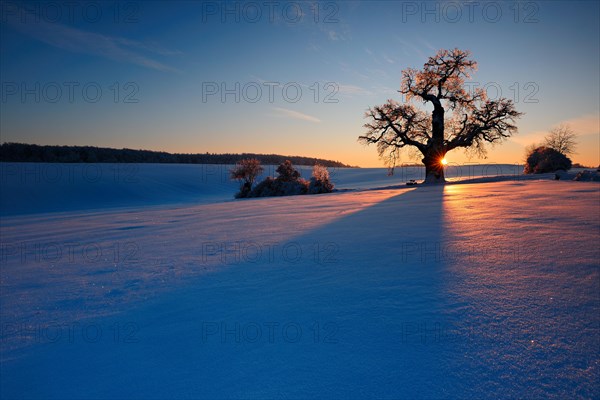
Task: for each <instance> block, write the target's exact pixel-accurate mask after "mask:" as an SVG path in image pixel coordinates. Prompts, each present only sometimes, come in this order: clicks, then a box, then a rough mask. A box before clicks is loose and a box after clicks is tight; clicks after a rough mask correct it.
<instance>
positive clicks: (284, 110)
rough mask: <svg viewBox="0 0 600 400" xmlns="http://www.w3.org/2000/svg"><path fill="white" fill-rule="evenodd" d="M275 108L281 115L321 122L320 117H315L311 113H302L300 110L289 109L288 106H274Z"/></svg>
mask: <svg viewBox="0 0 600 400" xmlns="http://www.w3.org/2000/svg"><path fill="white" fill-rule="evenodd" d="M273 110H275V111H277V112H278V113H279V114H280V115H283V116H286V117H289V118H293V119H299V120H302V121H309V122H316V123H319V122H321V120H320V119H318V118H316V117H313V116H311V115H308V114H304V113H301V112H299V111H294V110H288V109H287V108H280V107H273Z"/></svg>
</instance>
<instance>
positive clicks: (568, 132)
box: [544, 124, 577, 156]
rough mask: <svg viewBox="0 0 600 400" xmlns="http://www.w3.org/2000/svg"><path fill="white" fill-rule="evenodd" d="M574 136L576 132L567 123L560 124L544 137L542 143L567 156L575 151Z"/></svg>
mask: <svg viewBox="0 0 600 400" xmlns="http://www.w3.org/2000/svg"><path fill="white" fill-rule="evenodd" d="M576 138H577V134H576V133H575V132H573V129H571V127H570V126H569V125H568V124H560V125H559V126H557V127H556V128H553V129H552V130H551V131H550V133H549V134H548V135H547V136H546V137H545V138H544V144H545V145H546V147H550V148H552V149H554V150H556V151H558V152H560V153H562V154H564V155H566V156H568V155H572V154H574V153H575V146H577V141H576Z"/></svg>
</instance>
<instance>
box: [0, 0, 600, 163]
mask: <svg viewBox="0 0 600 400" xmlns="http://www.w3.org/2000/svg"><path fill="white" fill-rule="evenodd" d="M257 12H259V13H260V15H259V14H258V13H257ZM599 13H600V10H599V5H598V2H595V1H590V2H566V1H565V2H561V1H549V2H545V1H544V2H485V1H480V2H444V3H435V2H414V1H409V2H406V1H404V2H401V1H379V2H378V1H369V2H367V1H363V2H358V1H355V2H354V1H345V2H338V3H335V2H318V3H313V2H292V1H290V2H287V1H279V2H263V1H257V2H252V1H250V2H227V3H222V2H199V1H197V2H194V1H188V2H162V1H147V2H82V3H77V4H76V5H72V3H69V2H64V3H63V2H50V3H44V2H25V3H23V2H4V3H3V4H2V15H1V20H0V21H1V22H0V30H1V32H0V33H1V40H0V41H1V43H0V50H1V52H2V57H1V61H0V71H1V75H2V103H1V106H2V118H1V119H0V128H1V132H2V141H18V142H28V143H39V144H79V145H98V146H110V147H130V148H144V149H154V150H166V151H174V152H206V151H208V152H264V153H281V154H289V155H292V154H293V155H307V156H316V157H323V158H328V159H336V160H340V161H343V162H346V163H349V164H353V165H361V166H381V165H382V163H381V161H380V160H378V158H377V154H376V150H375V148H373V147H364V146H362V145H361V144H359V143H357V141H356V139H357V137H358V135H360V134H362V133H363V130H364V129H363V128H362V125H363V124H364V123H365V122H366V121H365V120H364V118H363V114H364V112H365V110H366V109H367V108H368V107H369V106H374V105H377V104H380V103H383V102H385V101H386V100H387V99H388V98H395V99H397V100H401V96H400V94H399V93H397V92H396V91H397V88H398V87H399V82H400V73H401V71H402V69H404V68H407V67H417V68H418V67H421V66H422V65H423V63H424V62H425V60H426V57H427V56H429V55H433V54H434V53H435V52H436V51H437V50H438V49H441V48H455V47H458V48H461V49H468V50H471V52H472V53H473V58H474V59H475V60H477V61H478V63H479V70H478V71H477V73H476V74H475V75H474V76H473V77H472V78H471V79H470V85H472V86H473V87H475V86H476V85H479V86H480V87H481V86H484V85H486V87H487V88H488V95H489V96H490V97H494V96H497V95H498V94H499V93H498V92H499V91H500V92H501V95H502V96H503V97H508V98H512V99H513V100H515V102H516V104H517V109H518V110H519V111H522V112H525V113H526V114H525V116H524V117H523V118H522V119H521V120H520V121H519V123H518V126H519V134H518V135H516V136H515V137H514V138H513V139H511V140H510V141H508V142H506V143H505V144H503V145H502V146H499V147H496V148H495V149H494V150H492V151H490V153H489V158H488V160H487V161H488V162H519V161H520V160H521V159H522V156H523V149H524V146H525V145H527V144H530V143H533V142H536V141H539V140H540V138H541V137H543V135H544V134H545V133H546V132H547V131H548V130H549V129H551V128H552V127H553V126H555V125H557V124H559V123H562V122H568V123H569V124H570V125H571V126H572V127H573V128H574V129H575V131H576V132H577V133H578V134H579V135H580V138H579V141H580V145H579V148H578V154H576V155H575V156H574V157H573V159H574V161H576V162H577V161H578V162H582V163H587V164H598V163H600V143H599V140H598V137H599V131H600V129H599V126H598V125H599V109H600V103H599V102H600V100H599V93H600V84H599V75H600V74H599V71H600V60H599V50H598V49H599V47H600V43H599V37H600V28H599ZM65 82H67V83H65ZM236 84H237V85H238V86H236ZM327 85H329V86H327ZM70 88H71V89H72V91H70ZM84 88H85V90H84ZM215 88H216V90H217V93H214V94H212V93H213V92H214V91H215ZM222 88H225V89H229V90H230V93H229V94H227V95H226V96H225V98H224V99H222V97H221V95H222V93H221V92H222V90H221V89H222ZM236 88H239V89H236ZM257 88H259V89H260V90H261V92H260V93H259V92H257ZM298 88H300V90H301V92H298ZM317 88H318V94H319V96H318V98H315V94H316V92H317ZM209 89H211V90H212V92H210V91H209ZM98 90H99V91H100V92H98ZM270 90H272V99H270V98H269V97H270V96H269V94H270V93H269V92H270ZM97 93H101V96H97ZM236 94H237V95H238V96H239V102H237V101H236ZM327 95H329V96H330V97H329V98H328V99H329V100H334V101H337V102H329V101H326V96H327ZM286 96H287V97H286ZM223 100H224V101H223ZM271 100H272V101H271ZM448 158H449V159H450V160H451V161H455V162H464V161H466V160H467V159H466V158H465V157H464V156H463V154H462V153H461V152H460V151H455V152H453V153H450V154H449V155H448ZM405 161H409V160H408V159H406V160H405Z"/></svg>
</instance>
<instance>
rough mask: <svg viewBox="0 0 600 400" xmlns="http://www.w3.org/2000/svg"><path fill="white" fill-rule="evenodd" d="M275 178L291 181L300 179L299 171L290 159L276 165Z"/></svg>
mask: <svg viewBox="0 0 600 400" xmlns="http://www.w3.org/2000/svg"><path fill="white" fill-rule="evenodd" d="M277 173H278V174H279V176H278V177H277V179H279V180H280V181H283V182H292V181H297V180H298V179H300V172H298V170H297V169H296V168H294V166H293V165H292V162H291V161H290V160H285V161H284V162H283V163H281V164H280V165H279V167H277Z"/></svg>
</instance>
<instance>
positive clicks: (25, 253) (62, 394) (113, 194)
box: [0, 164, 600, 399]
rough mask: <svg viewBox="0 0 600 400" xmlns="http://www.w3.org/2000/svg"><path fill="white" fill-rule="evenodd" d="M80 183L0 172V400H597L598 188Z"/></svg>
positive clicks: (142, 176)
mask: <svg viewBox="0 0 600 400" xmlns="http://www.w3.org/2000/svg"><path fill="white" fill-rule="evenodd" d="M85 167H86V166H82V165H78V166H74V167H71V166H67V165H60V164H59V165H58V167H52V166H49V165H48V164H39V165H38V166H36V165H35V164H28V166H27V168H30V169H29V170H27V169H24V168H25V167H24V166H23V165H14V164H4V165H2V171H1V172H2V193H1V196H0V205H1V206H2V213H1V215H2V218H1V225H0V227H1V247H0V249H1V251H2V253H1V254H0V256H1V260H0V261H1V269H0V300H1V303H0V304H1V310H0V311H1V313H0V314H1V323H2V330H1V334H0V339H1V340H2V342H1V344H2V349H1V352H0V362H1V365H0V397H2V398H60V399H64V398H78V399H79V398H95V399H97V398H161V399H162V398H210V399H213V398H252V399H254V398H259V399H264V398H327V399H330V398H344V399H345V398H361V399H362V398H373V397H377V398H411V399H412V398H426V399H431V398H476V399H481V398H494V399H496V398H558V399H566V398H598V397H600V265H599V260H600V246H599V241H600V185H598V183H593V182H590V183H588V182H565V181H552V180H549V179H548V177H544V178H545V179H543V180H538V178H536V179H534V180H524V179H522V177H521V176H514V177H511V178H509V179H505V180H502V179H498V178H496V180H498V181H497V182H488V183H485V182H484V183H471V184H468V183H455V184H450V185H446V186H444V187H426V186H419V187H416V188H413V187H407V186H402V185H400V184H401V183H402V182H403V181H405V180H407V179H412V176H411V177H409V175H410V173H408V172H407V173H402V174H399V173H398V172H397V173H396V175H395V176H394V177H387V176H386V175H385V170H383V169H372V170H370V169H360V170H337V171H334V172H333V174H332V175H333V180H334V182H335V183H337V185H338V187H339V188H341V189H368V188H371V189H372V190H355V191H342V192H338V193H333V194H327V195H317V196H298V197H286V198H268V199H250V200H232V198H231V197H232V194H233V193H234V192H235V190H236V187H237V186H236V184H235V183H232V182H229V181H228V180H227V177H226V169H222V168H221V167H218V166H193V165H189V166H188V165H139V166H137V167H135V166H134V167H133V169H131V170H129V171H128V172H124V171H126V170H127V168H132V167H128V166H126V165H96V166H95V167H90V166H87V168H90V169H89V170H88V171H85V170H84V169H82V168H85ZM36 168H37V169H36ZM53 168H54V169H55V170H56V169H58V170H61V168H62V170H61V171H63V172H60V174H61V175H60V176H59V178H56V177H55V178H53V179H54V180H52V179H50V178H49V176H50V175H48V174H50V172H51V170H52V169H53ZM68 168H73V170H72V171H73V172H72V175H71V176H72V178H70V175H67V173H68V172H64V171H68ZM93 168H96V171H100V172H99V173H98V172H96V174H97V175H96V176H98V175H99V176H100V177H99V178H98V177H97V178H93V177H91V175H90V174H91V173H92V172H91V171H92V169H93ZM110 168H113V169H112V170H111V169H110ZM136 168H137V169H136ZM477 168H479V169H477ZM477 168H476V169H475V170H474V172H473V173H472V174H471V175H472V176H482V175H483V176H486V175H487V176H490V175H491V174H492V173H490V172H486V171H484V170H483V167H481V168H480V167H477ZM486 168H487V167H486ZM44 170H45V172H44V174H46V175H43V174H42V173H41V172H40V171H44ZM515 172H516V171H509V172H504V173H505V174H509V175H513V174H514V173H515ZM55 173H56V172H55ZM271 173H272V171H271ZM418 173H419V172H418V171H417V172H415V174H418ZM56 174H58V173H56ZM415 178H417V179H418V178H419V176H415ZM60 179H62V181H61V180H60Z"/></svg>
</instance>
